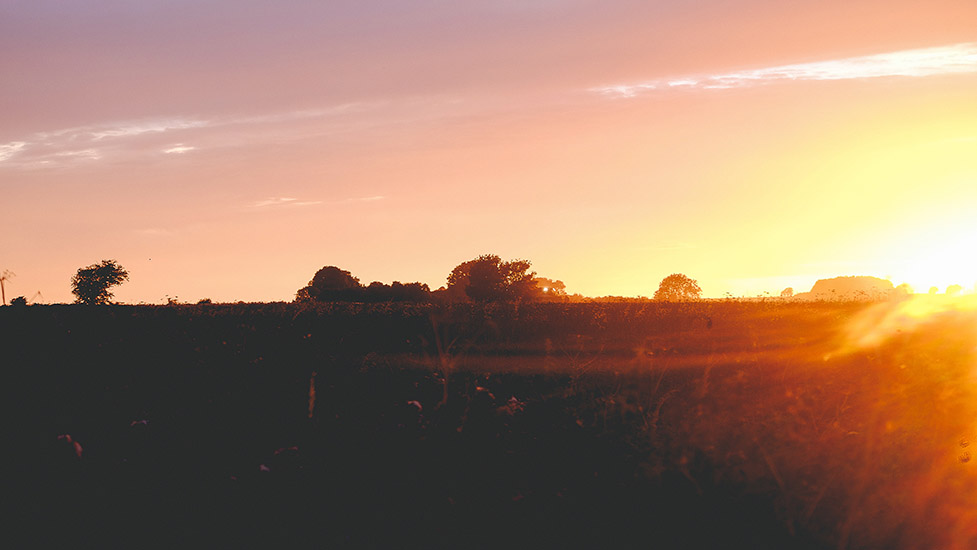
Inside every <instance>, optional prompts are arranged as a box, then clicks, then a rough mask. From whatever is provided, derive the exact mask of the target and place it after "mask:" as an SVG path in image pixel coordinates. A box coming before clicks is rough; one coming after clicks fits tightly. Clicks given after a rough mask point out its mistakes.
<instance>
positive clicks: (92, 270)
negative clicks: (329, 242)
mask: <svg viewBox="0 0 977 550" xmlns="http://www.w3.org/2000/svg"><path fill="white" fill-rule="evenodd" d="M531 268H532V263H531V262H530V261H529V260H503V259H502V258H500V257H499V256H497V255H495V254H482V255H481V256H478V257H476V258H474V259H471V260H468V261H466V262H462V263H460V264H458V265H457V266H455V268H454V269H452V270H451V273H449V274H448V278H447V283H446V284H445V285H444V286H442V287H440V288H438V289H437V290H433V291H432V290H431V288H430V287H429V286H428V285H427V284H425V283H418V282H414V283H401V282H399V281H394V282H393V283H392V284H389V285H388V284H385V283H381V282H379V281H374V282H372V283H370V284H369V285H363V284H362V283H360V280H359V279H358V278H357V277H354V276H353V275H352V274H351V273H350V272H349V271H346V270H344V269H340V268H338V267H336V266H331V265H330V266H324V267H323V268H322V269H320V270H318V271H317V272H316V273H315V275H313V277H312V280H310V281H309V283H308V284H307V285H306V286H304V287H302V288H300V289H299V290H298V291H297V292H296V293H295V302H297V303H317V302H320V303H322V302H413V303H425V302H474V303H489V302H502V303H516V302H565V301H569V300H570V298H571V297H570V296H569V295H568V294H567V292H566V285H565V284H564V283H563V281H560V280H556V279H548V278H545V277H538V276H537V275H536V272H535V271H531ZM12 275H13V274H12V273H10V272H9V271H4V272H3V276H2V277H0V285H2V283H3V282H4V280H6V279H8V278H9V277H10V276H12ZM128 280H129V272H128V271H126V269H125V268H124V267H122V265H120V264H119V263H118V262H116V261H115V260H102V261H101V262H100V263H97V264H92V265H90V266H87V267H83V268H79V269H78V271H77V273H75V275H74V276H73V277H72V278H71V292H72V294H74V295H75V303H79V304H88V305H101V304H109V303H111V300H112V297H113V293H112V292H111V289H112V288H113V287H115V286H118V285H121V284H122V283H124V282H126V281H128ZM701 294H702V289H701V288H699V285H698V283H697V282H696V281H695V280H694V279H691V278H689V277H687V276H686V275H683V274H681V273H673V274H672V275H669V276H668V277H665V278H664V279H662V281H661V283H660V284H659V286H658V290H657V291H656V292H655V295H654V299H655V300H660V301H691V300H698V299H699V298H700V297H701ZM574 296H576V295H574ZM581 298H582V297H581ZM204 302H207V303H209V302H210V301H209V300H202V301H201V303H204ZM5 303H6V295H4V297H3V302H0V304H5ZM11 305H18V306H19V305H27V300H26V298H23V297H17V298H14V299H13V300H11Z"/></svg>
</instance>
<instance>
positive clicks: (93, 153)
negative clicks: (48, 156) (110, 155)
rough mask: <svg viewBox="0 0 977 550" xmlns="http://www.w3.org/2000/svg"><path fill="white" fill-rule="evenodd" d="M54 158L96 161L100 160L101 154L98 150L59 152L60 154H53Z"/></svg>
mask: <svg viewBox="0 0 977 550" xmlns="http://www.w3.org/2000/svg"><path fill="white" fill-rule="evenodd" d="M54 156H56V157H62V158H64V157H68V158H76V159H91V160H98V159H100V158H102V154H101V153H100V152H99V151H98V149H81V150H78V151H61V152H60V153H55V155H54Z"/></svg>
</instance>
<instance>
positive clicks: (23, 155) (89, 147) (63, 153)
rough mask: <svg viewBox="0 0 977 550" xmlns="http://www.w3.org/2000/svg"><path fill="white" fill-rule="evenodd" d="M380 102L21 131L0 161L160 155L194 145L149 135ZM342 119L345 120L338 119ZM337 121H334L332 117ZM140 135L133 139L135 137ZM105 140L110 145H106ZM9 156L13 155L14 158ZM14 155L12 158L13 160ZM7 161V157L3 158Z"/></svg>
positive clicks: (313, 116) (334, 113)
mask: <svg viewBox="0 0 977 550" xmlns="http://www.w3.org/2000/svg"><path fill="white" fill-rule="evenodd" d="M380 106H381V105H380V104H365V103H343V104H339V105H334V106H327V107H322V108H316V109H298V110H291V111H282V112H272V113H264V114H257V115H253V114H252V115H226V116H218V117H212V118H200V117H188V116H173V117H155V118H146V119H142V120H129V121H119V122H113V123H103V124H92V125H87V126H76V127H71V128H61V129H58V130H47V131H42V132H36V133H34V134H32V135H29V136H25V137H23V138H21V139H19V140H17V141H11V142H9V143H6V144H0V163H5V162H6V164H7V165H8V166H25V167H36V166H53V165H56V164H58V161H59V160H60V161H64V160H65V157H77V156H78V155H76V154H75V152H78V151H96V150H98V151H100V153H99V155H98V156H94V155H88V157H87V158H100V157H101V156H104V154H103V153H105V151H106V149H107V148H109V149H111V151H112V153H113V154H124V153H126V152H132V151H143V152H148V151H153V152H160V151H161V152H163V153H165V154H183V153H187V152H189V151H192V150H194V149H196V147H194V146H189V145H185V144H184V143H175V144H172V142H170V143H171V145H161V144H160V143H159V142H158V141H157V142H156V143H148V142H146V141H145V140H146V139H147V138H149V137H150V136H164V135H166V136H169V135H171V134H172V135H179V134H181V133H186V132H191V131H200V130H207V129H216V128H226V127H244V128H248V127H252V126H255V127H257V126H261V127H264V126H268V125H274V124H285V123H291V122H296V121H310V122H313V123H316V122H317V121H318V120H330V119H337V120H340V119H339V117H344V116H348V115H352V114H356V113H360V112H362V111H364V110H369V109H371V108H372V109H376V108H379V107H380ZM341 120H345V119H341ZM337 123H338V122H337ZM245 135H257V136H265V135H266V131H265V129H264V128H261V129H258V128H255V129H252V130H247V129H246V130H245ZM136 139H139V140H142V141H140V142H136V141H135V140H136ZM109 144H111V145H109ZM15 157H17V158H16V159H15ZM14 160H16V162H15V161H14ZM7 161H9V162H7Z"/></svg>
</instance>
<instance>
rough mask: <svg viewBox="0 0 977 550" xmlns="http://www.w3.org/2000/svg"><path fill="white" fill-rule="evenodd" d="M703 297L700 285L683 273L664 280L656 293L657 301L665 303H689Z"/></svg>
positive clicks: (674, 274) (673, 274)
mask: <svg viewBox="0 0 977 550" xmlns="http://www.w3.org/2000/svg"><path fill="white" fill-rule="evenodd" d="M701 295H702V289H701V288H699V283H697V282H696V281H695V279H690V278H689V277H687V276H686V275H683V274H681V273H672V274H671V275H669V276H668V277H665V278H664V279H662V282H661V283H660V284H659V285H658V290H656V291H655V299H656V300H661V301H663V302H689V301H694V300H698V299H699V297H700V296H701Z"/></svg>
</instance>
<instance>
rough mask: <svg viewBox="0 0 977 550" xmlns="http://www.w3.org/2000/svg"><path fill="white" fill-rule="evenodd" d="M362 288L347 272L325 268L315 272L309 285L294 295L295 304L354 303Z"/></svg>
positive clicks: (357, 280) (330, 267)
mask: <svg viewBox="0 0 977 550" xmlns="http://www.w3.org/2000/svg"><path fill="white" fill-rule="evenodd" d="M362 288H363V285H361V284H360V280H359V279H357V278H356V277H353V275H351V274H350V272H349V271H345V270H342V269H339V268H338V267H336V266H332V265H329V266H325V267H323V268H322V269H320V270H319V271H316V272H315V275H313V276H312V280H311V281H309V285H308V286H306V287H303V288H300V289H299V291H298V292H297V293H296V294H295V300H296V301H297V302H307V301H312V302H345V301H356V300H357V299H358V298H359V294H358V293H359V291H360V290H361V289H362Z"/></svg>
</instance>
